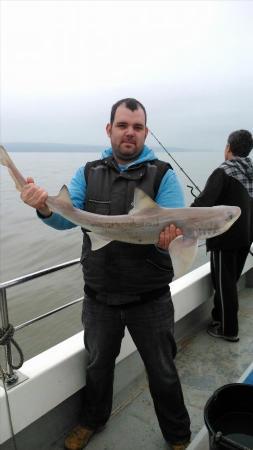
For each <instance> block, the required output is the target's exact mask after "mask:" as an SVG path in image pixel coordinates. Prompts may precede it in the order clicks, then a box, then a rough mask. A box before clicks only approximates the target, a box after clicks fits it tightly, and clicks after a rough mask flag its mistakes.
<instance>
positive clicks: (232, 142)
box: [228, 130, 253, 158]
mask: <svg viewBox="0 0 253 450" xmlns="http://www.w3.org/2000/svg"><path fill="white" fill-rule="evenodd" d="M228 144H229V146H230V150H231V152H232V153H233V155H235V156H241V157H242V158H244V157H246V156H248V155H249V153H250V152H251V150H252V148H253V138H252V134H251V133H250V132H249V131H247V130H237V131H233V133H231V134H230V135H229V136H228Z"/></svg>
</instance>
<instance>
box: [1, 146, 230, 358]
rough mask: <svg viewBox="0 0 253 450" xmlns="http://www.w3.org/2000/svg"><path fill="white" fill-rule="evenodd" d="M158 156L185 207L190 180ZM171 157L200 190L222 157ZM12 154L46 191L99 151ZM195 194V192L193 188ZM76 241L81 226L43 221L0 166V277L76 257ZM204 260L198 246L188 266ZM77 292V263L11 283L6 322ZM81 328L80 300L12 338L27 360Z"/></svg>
mask: <svg viewBox="0 0 253 450" xmlns="http://www.w3.org/2000/svg"><path fill="white" fill-rule="evenodd" d="M157 156H158V157H159V158H160V159H163V160H165V161H168V162H170V164H171V165H172V167H173V168H174V169H175V171H176V172H177V174H178V176H179V178H180V181H181V184H182V187H183V190H184V193H185V200H186V205H187V206H189V205H190V204H191V202H192V201H193V197H192V195H191V193H190V189H189V188H187V185H188V184H190V182H189V180H188V179H187V178H186V177H185V175H184V174H183V173H182V172H181V170H180V169H179V168H178V167H177V165H176V164H175V163H174V162H173V161H172V160H171V159H170V157H169V156H168V155H167V154H166V153H165V152H164V151H159V152H157ZM172 156H173V158H174V159H176V161H177V162H178V164H179V165H180V166H181V167H182V168H183V169H184V170H185V171H186V172H187V173H188V174H189V176H190V177H191V178H192V179H193V180H194V182H195V183H196V185H197V186H198V187H199V188H200V189H203V187H204V185H205V182H206V180H207V178H208V176H209V175H210V173H211V171H212V170H213V169H215V168H216V167H217V166H218V165H219V164H220V163H221V162H222V161H223V152H222V151H220V152H217V151H216V152H204V151H203V152H200V151H199V152H189V151H188V152H174V153H172ZM11 157H12V158H13V160H14V162H15V164H16V165H17V167H18V168H19V169H20V171H21V172H22V174H23V175H24V176H25V177H27V176H32V177H34V179H35V182H36V183H37V184H38V185H40V186H43V187H44V188H45V189H46V190H47V191H48V192H49V194H50V195H55V194H56V193H57V192H58V191H59V189H60V188H61V186H62V185H63V184H67V183H68V182H69V181H70V179H71V177H72V175H73V173H74V172H75V171H76V170H77V169H78V168H79V167H80V166H82V165H84V164H85V163H86V161H91V160H94V159H97V158H99V157H100V153H98V152H94V151H93V152H90V153H87V152H83V153H82V152H76V153H75V152H69V153H67V152H55V153H54V152H29V153H28V152H27V153H20V152H13V153H11ZM195 193H196V194H197V193H198V192H197V191H196V190H195ZM81 243H82V233H81V231H80V228H78V227H77V228H74V229H71V230H66V231H58V230H54V229H52V228H50V227H47V226H46V225H45V224H44V223H42V221H40V220H39V219H38V217H37V215H36V212H35V210H34V209H33V208H30V207H29V206H27V205H25V204H24V203H23V202H22V201H21V200H20V197H19V193H18V192H17V191H16V189H15V187H14V184H13V180H12V179H11V177H10V176H9V174H8V171H7V170H6V169H5V168H4V167H0V246H1V247H0V281H1V282H4V281H7V280H10V279H13V278H17V277H20V276H22V275H26V274H28V273H31V272H35V271H37V270H41V269H44V268H47V267H50V266H52V265H54V264H60V263H62V262H64V261H68V260H72V259H75V258H79V257H80V252H81ZM206 261H208V255H206V253H205V247H204V246H203V247H202V248H200V249H199V252H198V256H197V258H196V261H195V263H194V266H193V267H196V266H198V265H200V264H203V263H204V262H206ZM82 295H83V281H82V273H81V268H80V266H79V265H77V266H74V267H73V268H71V269H66V270H64V271H60V272H58V273H55V274H52V275H47V276H46V277H43V278H40V279H36V280H35V281H31V282H29V283H25V284H22V285H20V286H18V287H12V288H11V289H9V290H8V292H7V297H8V306H9V316H10V322H11V323H12V324H13V325H18V324H20V323H23V322H25V321H27V320H30V319H31V318H33V317H37V316H38V315H40V314H43V313H46V312H47V311H48V310H50V309H54V308H57V307H58V306H61V305H62V304H65V303H67V302H69V301H71V300H73V299H76V298H79V297H82ZM81 329H82V325H81V304H78V305H76V306H73V307H70V308H68V309H67V310H64V311H62V312H60V313H58V314H56V315H54V316H51V317H49V318H47V319H44V320H42V321H39V322H37V323H35V324H33V325H31V326H29V327H26V328H24V329H23V330H21V331H19V332H18V333H17V334H16V337H17V340H18V342H19V343H20V345H21V347H22V348H23V349H24V353H25V359H28V358H29V357H31V356H33V355H35V354H37V353H39V352H41V351H43V350H45V349H47V348H49V347H50V346H52V345H54V344H56V343H58V342H60V341H61V340H63V339H65V338H67V337H69V336H71V335H72V334H75V333H77V332H78V331H80V330H81Z"/></svg>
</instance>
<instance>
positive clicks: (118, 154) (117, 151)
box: [112, 148, 142, 161]
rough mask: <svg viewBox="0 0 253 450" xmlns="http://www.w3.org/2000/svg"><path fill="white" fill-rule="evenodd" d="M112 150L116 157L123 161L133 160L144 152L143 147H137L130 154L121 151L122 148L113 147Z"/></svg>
mask: <svg viewBox="0 0 253 450" xmlns="http://www.w3.org/2000/svg"><path fill="white" fill-rule="evenodd" d="M112 150H113V153H114V155H115V156H116V158H118V159H121V160H122V161H132V160H134V159H137V158H138V156H139V154H140V153H141V152H142V148H141V149H138V150H137V149H136V150H135V152H134V153H130V154H127V153H123V152H121V150H120V148H113V149H112Z"/></svg>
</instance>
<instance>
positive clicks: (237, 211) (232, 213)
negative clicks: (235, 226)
mask: <svg viewBox="0 0 253 450" xmlns="http://www.w3.org/2000/svg"><path fill="white" fill-rule="evenodd" d="M240 215H241V208H239V206H232V207H231V209H230V210H229V211H228V214H227V218H226V221H227V222H229V223H234V222H235V221H236V220H237V219H238V217H240Z"/></svg>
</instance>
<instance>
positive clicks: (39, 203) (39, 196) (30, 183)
mask: <svg viewBox="0 0 253 450" xmlns="http://www.w3.org/2000/svg"><path fill="white" fill-rule="evenodd" d="M20 197H21V199H22V200H23V202H24V203H26V204H27V205H29V206H31V207H32V208H35V209H37V210H38V211H39V213H40V214H42V216H44V217H48V216H50V215H51V211H50V209H49V208H48V207H47V205H46V204H45V202H46V200H47V197H48V193H47V192H46V191H45V190H44V189H42V188H40V187H39V186H37V185H36V184H34V179H33V178H31V177H28V178H27V180H26V184H25V185H24V187H23V189H22V191H21V194H20Z"/></svg>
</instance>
